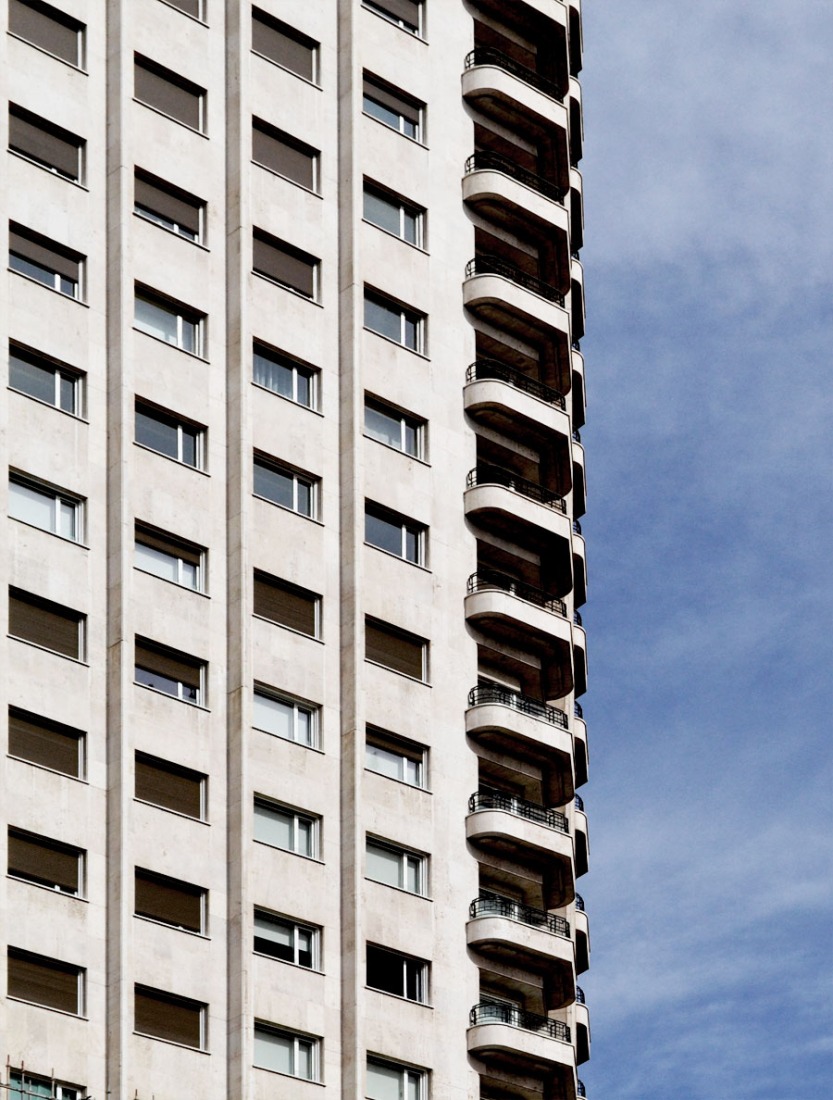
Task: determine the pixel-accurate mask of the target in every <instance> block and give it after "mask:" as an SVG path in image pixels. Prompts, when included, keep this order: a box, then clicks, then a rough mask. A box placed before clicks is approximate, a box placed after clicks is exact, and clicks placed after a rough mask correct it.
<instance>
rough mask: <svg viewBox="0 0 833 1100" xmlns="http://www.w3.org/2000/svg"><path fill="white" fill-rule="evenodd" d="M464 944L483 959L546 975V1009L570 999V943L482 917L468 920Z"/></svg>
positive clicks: (572, 961)
mask: <svg viewBox="0 0 833 1100" xmlns="http://www.w3.org/2000/svg"><path fill="white" fill-rule="evenodd" d="M466 942H467V943H468V946H469V947H470V948H472V949H474V950H475V951H477V952H478V954H480V955H482V956H484V957H485V958H487V959H494V960H496V961H498V962H502V963H506V964H507V965H509V966H515V967H520V968H522V969H523V970H526V971H529V972H530V973H534V974H541V975H546V976H547V978H548V979H549V980H548V994H549V1007H550V1008H562V1007H563V1006H564V1005H566V1004H569V1003H570V1001H571V1000H572V999H573V996H574V991H575V958H574V948H573V943H572V941H571V940H569V939H566V938H564V937H563V936H556V935H553V934H552V933H551V932H547V931H544V930H541V929H539V928H534V927H530V926H528V925H526V924H522V923H520V922H518V921H515V920H512V919H510V918H508V917H500V916H485V917H477V918H475V919H474V920H469V922H468V924H467V925H466Z"/></svg>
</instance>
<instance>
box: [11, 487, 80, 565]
mask: <svg viewBox="0 0 833 1100" xmlns="http://www.w3.org/2000/svg"><path fill="white" fill-rule="evenodd" d="M13 485H16V486H18V487H19V488H21V489H26V490H28V491H29V492H30V493H34V494H36V495H37V496H41V497H43V499H44V502H46V501H49V502H50V518H51V526H50V527H42V526H41V525H40V524H39V523H34V522H33V521H32V520H31V519H24V518H23V517H22V516H19V515H15V514H14V512H13V511H12V501H13V500H14V494H13V492H12V486H13ZM8 499H9V506H8V515H9V518H10V519H13V520H15V521H16V522H17V523H25V524H26V526H27V527H34V528H35V529H36V530H38V531H45V532H46V534H47V535H54V536H55V537H56V538H59V539H63V540H64V542H73V543H75V544H76V545H77V546H84V545H85V529H86V524H85V519H86V515H85V512H86V509H85V503H86V501H85V499H84V498H83V497H79V496H76V495H75V494H74V493H70V492H68V491H67V490H66V489H60V488H58V486H57V485H50V484H49V483H48V482H46V481H40V480H39V479H38V478H34V477H30V475H29V474H25V473H23V472H22V471H18V470H10V471H9V498H8ZM65 508H66V509H70V510H71V516H72V518H71V524H72V530H73V532H74V533H73V534H71V535H67V534H65V533H64V532H63V531H62V530H60V528H61V527H62V526H63V523H62V521H63V519H64V509H65Z"/></svg>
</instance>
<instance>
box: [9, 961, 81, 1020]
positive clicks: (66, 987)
mask: <svg viewBox="0 0 833 1100" xmlns="http://www.w3.org/2000/svg"><path fill="white" fill-rule="evenodd" d="M82 973H83V972H82V971H81V970H79V968H78V967H75V966H69V965H67V964H66V963H60V962H57V961H56V960H54V959H47V958H44V956H42V955H30V954H29V953H28V952H23V951H15V950H14V949H12V948H10V949H9V996H10V997H19V998H20V999H21V1000H24V1001H33V1002H34V1003H35V1004H39V1005H44V1006H45V1007H46V1008H57V1009H59V1010H60V1011H61V1012H72V1013H73V1014H75V1015H78V1012H79V1010H80V1004H79V1001H80V997H79V985H80V978H81V974H82Z"/></svg>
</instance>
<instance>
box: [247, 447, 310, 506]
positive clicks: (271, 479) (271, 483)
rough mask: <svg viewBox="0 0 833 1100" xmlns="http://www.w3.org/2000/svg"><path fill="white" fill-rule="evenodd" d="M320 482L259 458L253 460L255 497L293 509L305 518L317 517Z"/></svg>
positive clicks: (257, 456) (256, 456)
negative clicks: (317, 485) (317, 487)
mask: <svg viewBox="0 0 833 1100" xmlns="http://www.w3.org/2000/svg"><path fill="white" fill-rule="evenodd" d="M316 484H317V479H316V478H313V477H310V476H309V475H308V474H301V473H298V472H297V471H296V470H289V469H287V468H285V467H283V466H279V465H278V464H277V463H275V462H270V461H269V460H268V459H266V458H263V457H261V456H259V455H255V459H254V486H253V487H254V492H255V496H259V497H263V498H264V500H271V502H272V503H273V504H280V505H281V507H282V508H291V509H292V511H293V512H298V513H299V514H300V515H302V516H310V517H312V516H314V515H315V512H316V505H317V500H316Z"/></svg>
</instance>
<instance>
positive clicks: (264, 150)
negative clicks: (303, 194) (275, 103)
mask: <svg viewBox="0 0 833 1100" xmlns="http://www.w3.org/2000/svg"><path fill="white" fill-rule="evenodd" d="M319 155H320V154H319V152H318V150H317V149H313V148H312V146H311V145H306V144H305V143H304V142H303V141H298V139H297V138H294V137H291V136H290V135H289V134H285V133H284V132H283V131H282V130H278V129H276V128H275V127H274V126H270V125H269V123H268V122H263V121H262V120H261V119H259V118H254V119H252V160H254V161H257V163H258V164H262V165H263V166H264V168H269V169H270V170H271V171H272V172H277V173H278V175H280V176H286V178H287V179H288V180H292V182H293V183H297V184H299V185H300V186H301V187H306V188H307V189H308V190H309V191H317V190H318V157H319Z"/></svg>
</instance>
